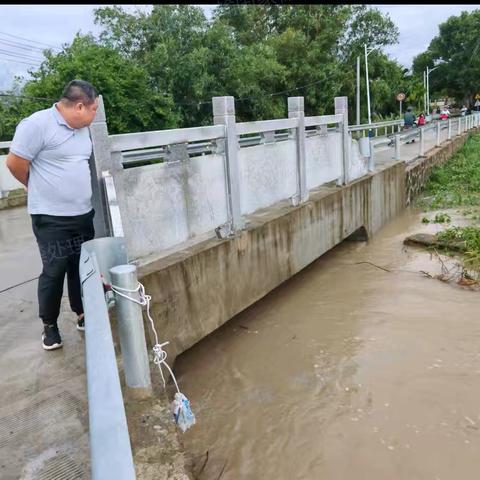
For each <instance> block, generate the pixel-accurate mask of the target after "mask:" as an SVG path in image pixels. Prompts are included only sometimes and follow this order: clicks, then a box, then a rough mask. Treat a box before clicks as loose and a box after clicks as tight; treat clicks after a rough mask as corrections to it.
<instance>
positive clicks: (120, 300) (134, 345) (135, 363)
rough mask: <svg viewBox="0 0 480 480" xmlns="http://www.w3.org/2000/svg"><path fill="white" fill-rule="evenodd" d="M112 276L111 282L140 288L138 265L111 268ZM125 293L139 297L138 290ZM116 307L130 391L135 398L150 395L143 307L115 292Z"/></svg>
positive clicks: (150, 387) (130, 288)
mask: <svg viewBox="0 0 480 480" xmlns="http://www.w3.org/2000/svg"><path fill="white" fill-rule="evenodd" d="M110 275H111V277H112V285H114V286H116V287H120V288H122V289H127V290H135V289H136V288H137V285H138V280H137V267H136V266H135V265H117V266H116V267H113V268H111V269H110ZM122 293H123V292H122ZM125 295H128V296H129V297H132V298H134V299H135V300H139V294H138V292H135V293H132V292H125ZM115 308H116V311H117V324H118V333H119V337H120V347H121V351H122V360H123V368H124V371H125V382H126V384H127V387H128V389H129V393H130V394H131V396H132V397H133V398H138V399H143V398H148V397H150V396H151V395H152V385H151V379H150V367H149V364H148V353H147V345H146V341H145V330H144V327H143V316H142V307H141V306H140V305H139V304H138V303H135V302H132V301H131V300H129V299H127V298H125V297H122V296H121V295H118V294H117V293H115Z"/></svg>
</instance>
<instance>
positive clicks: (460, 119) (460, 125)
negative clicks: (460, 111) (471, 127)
mask: <svg viewBox="0 0 480 480" xmlns="http://www.w3.org/2000/svg"><path fill="white" fill-rule="evenodd" d="M461 133H462V117H458V133H457V135H460V134H461Z"/></svg>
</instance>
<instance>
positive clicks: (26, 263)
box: [0, 207, 90, 480]
mask: <svg viewBox="0 0 480 480" xmlns="http://www.w3.org/2000/svg"><path fill="white" fill-rule="evenodd" d="M0 271H1V276H0V291H2V290H4V289H6V288H8V287H9V286H12V285H15V284H18V283H20V282H23V281H25V280H29V279H32V278H35V277H38V275H39V273H40V271H41V260H40V255H39V252H38V249H37V245H36V242H35V238H34V236H33V233H32V230H31V224H30V217H29V216H28V214H27V211H26V208H24V207H18V208H14V209H9V210H3V211H0ZM36 289H37V280H34V281H31V282H29V283H26V284H24V285H22V286H18V287H16V288H13V289H10V290H7V291H4V292H3V293H0V302H1V309H0V352H1V354H0V378H1V385H2V388H1V390H0V478H1V479H2V480H13V479H24V480H33V479H35V480H47V479H58V480H60V479H61V480H67V479H68V480H74V479H87V478H89V477H90V475H89V469H90V467H89V451H88V448H89V447H88V413H87V412H88V408H87V394H86V377H85V361H84V341H83V333H81V332H78V331H77V330H76V315H75V314H74V313H72V312H71V311H70V308H69V304H68V298H67V297H66V296H65V295H66V289H65V290H64V292H65V295H64V297H63V298H62V313H61V316H60V319H59V326H60V331H61V334H62V339H63V343H64V347H63V349H60V350H57V351H53V352H45V351H44V350H43V349H42V345H41V332H42V325H41V322H40V320H39V319H38V305H37V298H36Z"/></svg>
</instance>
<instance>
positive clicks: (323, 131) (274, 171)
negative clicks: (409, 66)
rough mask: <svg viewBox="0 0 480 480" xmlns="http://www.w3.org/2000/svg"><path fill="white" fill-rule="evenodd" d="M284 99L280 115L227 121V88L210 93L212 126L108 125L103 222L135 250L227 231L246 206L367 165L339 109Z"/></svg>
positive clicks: (293, 197) (298, 194)
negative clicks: (320, 111) (148, 128)
mask: <svg viewBox="0 0 480 480" xmlns="http://www.w3.org/2000/svg"><path fill="white" fill-rule="evenodd" d="M298 99H301V101H300V100H298ZM290 100H291V99H289V101H290ZM293 100H294V101H293V102H291V105H290V104H289V118H286V119H277V120H264V121H257V122H242V123H236V121H235V107H234V104H233V98H231V97H226V98H225V97H218V98H215V99H214V100H213V101H214V124H215V125H213V126H207V127H197V128H188V129H173V130H164V131H155V132H141V133H132V134H122V135H110V136H109V137H108V140H109V156H110V159H107V160H106V161H105V162H104V164H105V165H109V168H108V169H109V170H111V172H110V173H103V176H104V179H105V180H104V181H105V182H108V185H106V186H107V187H108V188H104V191H105V192H106V193H107V203H110V204H111V207H112V208H111V212H112V216H114V218H113V220H112V219H111V220H110V231H113V230H112V229H113V225H114V224H115V230H116V231H117V232H121V231H122V230H123V232H124V234H125V237H126V241H127V246H128V251H129V254H130V255H131V256H132V257H133V258H138V257H141V256H145V255H147V254H149V253H155V252H158V251H162V250H166V249H168V248H171V247H174V246H175V245H177V244H179V243H182V242H184V241H187V240H189V239H192V238H193V237H198V236H200V235H203V234H207V233H208V232H213V231H214V230H216V231H217V235H219V236H226V235H229V234H230V233H232V232H233V231H235V230H238V229H239V228H242V226H243V222H244V216H245V215H247V214H249V213H252V212H255V211H257V210H258V209H261V208H266V207H269V206H271V205H273V204H275V203H277V202H279V201H282V200H290V202H291V203H292V204H294V205H295V204H298V203H299V202H300V201H304V200H306V199H307V198H308V191H309V190H310V189H312V188H315V187H318V186H320V185H323V184H325V183H328V182H337V183H343V182H345V179H348V180H352V179H354V178H357V177H358V176H361V175H364V174H365V173H367V169H366V164H365V161H364V159H363V158H362V157H361V156H360V154H359V149H358V145H356V142H355V141H353V142H351V140H350V138H349V137H348V133H347V134H345V133H344V128H345V127H346V126H347V125H346V124H344V114H343V113H338V112H337V113H335V114H334V115H322V116H314V117H305V116H304V112H303V97H295V98H294V99H293ZM329 126H330V127H329ZM93 138H94V136H93ZM349 142H351V143H353V144H354V145H353V147H352V145H350V144H349ZM352 152H353V158H354V159H355V161H354V162H350V161H349V159H350V157H352ZM107 156H108V155H107ZM152 159H157V160H160V161H159V162H157V163H153V164H149V165H145V164H144V163H145V161H149V160H152ZM142 163H143V165H142ZM102 170H103V169H102V167H100V170H99V169H98V167H97V171H102ZM112 186H114V188H113V189H112ZM140 206H142V208H140ZM111 218H112V217H111ZM119 218H121V222H119ZM140 227H141V231H142V235H138V232H139V231H140Z"/></svg>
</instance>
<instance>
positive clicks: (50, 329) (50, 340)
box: [42, 324, 63, 350]
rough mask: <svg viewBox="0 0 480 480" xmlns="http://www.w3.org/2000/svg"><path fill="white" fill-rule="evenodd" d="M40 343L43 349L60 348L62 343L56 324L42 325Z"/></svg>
mask: <svg viewBox="0 0 480 480" xmlns="http://www.w3.org/2000/svg"><path fill="white" fill-rule="evenodd" d="M43 327H44V328H43V334H42V344H43V348H44V349H45V350H56V349H57V348H62V347H63V343H62V339H61V337H60V333H59V331H58V326H57V325H45V324H44V325H43Z"/></svg>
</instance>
